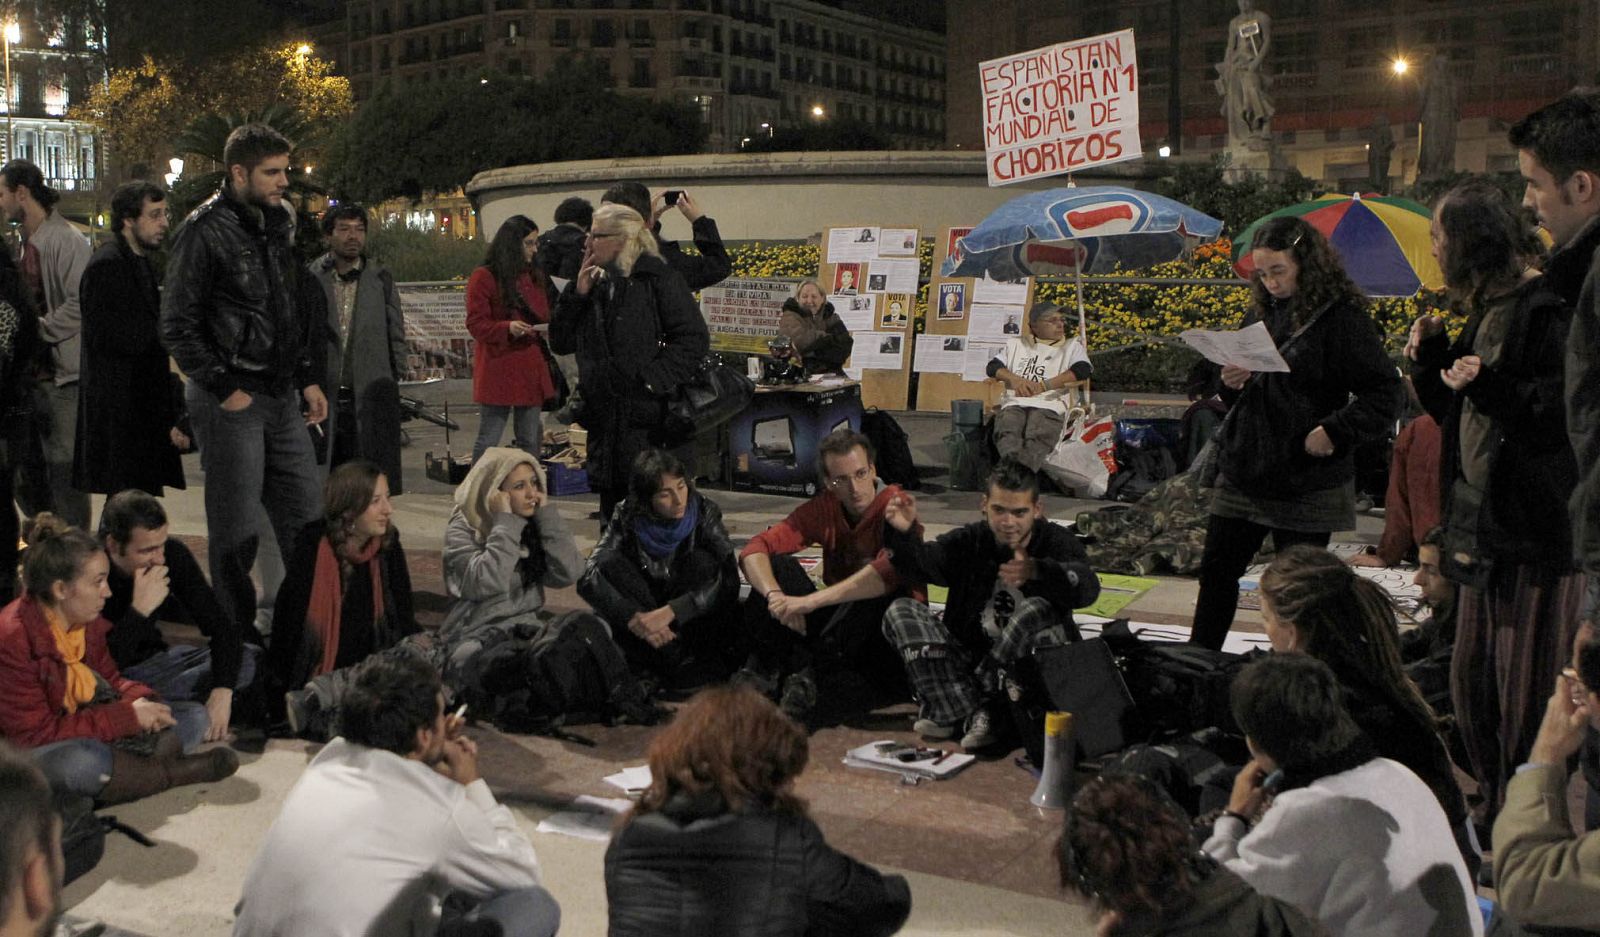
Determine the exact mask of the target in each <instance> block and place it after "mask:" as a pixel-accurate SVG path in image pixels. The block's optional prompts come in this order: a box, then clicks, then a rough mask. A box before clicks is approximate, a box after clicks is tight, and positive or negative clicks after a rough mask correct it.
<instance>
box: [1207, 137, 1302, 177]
mask: <svg viewBox="0 0 1600 937" xmlns="http://www.w3.org/2000/svg"><path fill="white" fill-rule="evenodd" d="M1225 152H1226V153H1227V157H1228V163H1227V166H1226V168H1224V169H1223V170H1222V177H1223V178H1224V179H1226V180H1228V181H1229V182H1238V181H1239V180H1241V179H1243V178H1245V177H1246V176H1257V177H1260V178H1263V179H1267V180H1269V181H1271V180H1275V179H1281V178H1283V177H1284V176H1286V175H1288V173H1289V161H1288V160H1286V159H1284V157H1283V152H1282V151H1281V150H1279V149H1278V145H1277V144H1276V143H1274V142H1273V141H1272V140H1270V139H1268V140H1250V141H1242V140H1236V141H1233V142H1231V143H1229V144H1228V149H1227V150H1226V151H1225Z"/></svg>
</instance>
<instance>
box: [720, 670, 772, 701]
mask: <svg viewBox="0 0 1600 937" xmlns="http://www.w3.org/2000/svg"><path fill="white" fill-rule="evenodd" d="M728 683H729V684H731V685H733V686H747V687H750V688H751V689H753V690H755V691H756V692H757V693H760V694H761V695H762V696H765V697H767V698H768V699H771V698H773V697H774V696H776V695H777V694H778V678H777V676H776V675H774V674H770V673H767V672H766V671H765V670H763V669H762V668H760V667H757V666H755V662H754V661H751V662H750V663H748V664H745V665H744V666H743V667H741V668H739V669H738V670H736V671H734V674H733V676H731V677H729V678H728Z"/></svg>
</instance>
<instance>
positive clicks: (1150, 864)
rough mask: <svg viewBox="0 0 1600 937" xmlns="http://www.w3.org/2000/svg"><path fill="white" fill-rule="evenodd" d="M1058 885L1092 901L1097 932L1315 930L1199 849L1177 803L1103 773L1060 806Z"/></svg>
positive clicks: (1200, 936)
mask: <svg viewBox="0 0 1600 937" xmlns="http://www.w3.org/2000/svg"><path fill="white" fill-rule="evenodd" d="M1057 856H1058V858H1059V860H1060V862H1061V886H1062V887H1063V888H1066V889H1069V890H1071V891H1074V892H1076V893H1077V894H1078V896H1079V897H1080V898H1083V899H1084V900H1086V901H1092V902H1094V905H1095V911H1096V916H1097V918H1098V924H1097V929H1096V931H1095V933H1096V934H1097V935H1100V937H1114V935H1121V934H1128V935H1134V934H1155V933H1159V934H1162V935H1163V937H1313V935H1317V934H1321V933H1323V931H1322V930H1321V929H1320V928H1319V927H1318V926H1317V925H1316V924H1314V923H1313V922H1312V921H1311V920H1309V919H1308V918H1307V917H1306V916H1305V915H1304V914H1303V913H1302V912H1300V911H1299V910H1297V909H1296V908H1295V907H1294V906H1292V905H1290V904H1287V903H1286V902H1283V901H1279V900H1278V899H1276V898H1269V897H1267V896H1265V895H1262V894H1259V893H1257V892H1256V891H1255V889H1253V888H1251V887H1250V886H1249V885H1248V884H1246V883H1245V881H1244V880H1243V879H1241V878H1240V877H1239V876H1237V875H1235V874H1234V873H1232V872H1230V871H1228V870H1227V869H1225V868H1223V867H1222V866H1220V865H1218V864H1217V862H1216V861H1215V860H1213V859H1211V858H1210V857H1209V856H1207V855H1206V854H1205V853H1203V852H1201V851H1200V845H1199V844H1198V843H1196V842H1195V839H1194V832H1193V827H1192V826H1191V824H1190V822H1189V817H1188V815H1187V814H1185V813H1184V812H1183V808H1181V807H1179V806H1178V805H1177V804H1176V803H1174V802H1173V800H1172V798H1171V797H1169V796H1168V795H1167V793H1166V792H1165V791H1163V790H1162V789H1161V788H1160V787H1159V786H1158V785H1157V784H1156V783H1155V782H1154V781H1151V780H1150V779H1148V778H1145V777H1141V776H1139V775H1133V774H1106V775H1101V776H1100V777H1097V778H1095V779H1094V780H1092V781H1089V782H1088V783H1087V784H1085V785H1084V786H1083V787H1082V788H1080V789H1079V790H1078V793H1077V794H1076V795H1075V796H1074V797H1073V798H1072V804H1071V805H1070V806H1069V807H1068V808H1067V821H1066V830H1065V832H1063V833H1062V834H1061V840H1060V842H1059V843H1058V844H1057Z"/></svg>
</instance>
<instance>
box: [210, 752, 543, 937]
mask: <svg viewBox="0 0 1600 937" xmlns="http://www.w3.org/2000/svg"><path fill="white" fill-rule="evenodd" d="M537 884H539V863H538V860H537V859H535V858H534V854H533V844H532V843H530V842H528V837H527V836H526V835H524V834H523V832H522V830H521V829H520V828H519V827H518V826H517V821H516V819H515V818H514V817H512V815H511V812H510V811H509V810H507V809H506V808H505V807H504V806H502V805H501V804H499V803H497V802H496V801H495V799H494V795H493V794H491V793H489V786H488V785H487V784H485V783H484V782H483V781H482V780H478V781H473V782H472V783H471V784H467V785H462V784H458V783H457V782H455V781H453V780H451V779H450V778H447V777H444V776H443V775H440V774H438V773H437V772H435V771H434V770H433V769H432V768H429V767H428V766H427V765H425V764H423V763H422V762H420V761H412V760H409V759H405V758H401V757H400V756H399V755H395V754H391V753H389V752H385V751H379V750H377V749H371V748H366V747H363V746H360V745H354V744H352V743H350V742H347V741H345V740H344V739H342V738H339V739H334V740H333V741H332V742H330V743H328V746H327V747H326V748H324V749H323V750H322V751H321V752H320V753H319V754H318V755H317V757H316V758H314V759H312V761H311V764H310V766H309V767H307V768H306V771H305V774H303V775H301V776H300V780H299V781H298V782H296V783H295V786H294V788H293V789H292V790H291V791H289V796H288V797H287V798H285V800H284V803H283V812H282V813H280V814H279V815H278V819H277V821H276V822H274V823H273V824H272V828H271V829H270V830H268V831H267V836H266V839H265V841H264V842H262V844H261V851H260V852H259V853H257V854H256V858H255V862H253V863H252V864H251V866H250V871H249V872H248V873H246V875H245V880H244V889H243V897H241V898H240V899H239V906H238V908H237V913H238V919H237V920H236V921H235V923H234V926H233V933H234V935H235V937H294V935H310V934H316V935H319V937H365V935H368V934H385V935H390V934H392V935H397V937H401V935H408V934H432V933H433V932H434V930H435V929H436V928H437V926H438V902H439V900H440V899H442V898H443V897H444V895H445V894H446V893H448V892H451V891H463V892H466V893H468V894H470V895H472V896H473V897H476V898H480V899H482V898H487V897H489V896H491V895H494V894H498V893H500V892H504V891H509V890H511V889H514V888H527V887H529V886H532V885H537Z"/></svg>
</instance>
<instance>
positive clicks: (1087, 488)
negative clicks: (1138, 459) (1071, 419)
mask: <svg viewBox="0 0 1600 937" xmlns="http://www.w3.org/2000/svg"><path fill="white" fill-rule="evenodd" d="M1043 470H1044V473H1045V474H1046V475H1048V476H1050V480H1051V481H1053V482H1055V483H1056V485H1057V486H1059V487H1061V488H1071V489H1072V490H1073V491H1074V492H1076V493H1077V494H1078V495H1079V496H1080V497H1089V498H1100V497H1104V496H1105V493H1106V487H1107V486H1108V485H1109V484H1110V483H1111V476H1112V475H1113V474H1115V473H1116V471H1117V432H1116V421H1114V420H1113V419H1112V418H1111V417H1109V416H1095V415H1094V414H1084V415H1082V416H1080V417H1078V419H1077V422H1076V423H1075V424H1074V425H1073V427H1072V429H1071V430H1069V431H1068V432H1067V434H1066V435H1065V436H1063V437H1062V439H1061V442H1060V443H1058V444H1057V445H1056V448H1055V451H1053V452H1051V453H1050V455H1049V456H1048V457H1047V458H1046V459H1045V460H1044V466H1043Z"/></svg>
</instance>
